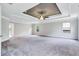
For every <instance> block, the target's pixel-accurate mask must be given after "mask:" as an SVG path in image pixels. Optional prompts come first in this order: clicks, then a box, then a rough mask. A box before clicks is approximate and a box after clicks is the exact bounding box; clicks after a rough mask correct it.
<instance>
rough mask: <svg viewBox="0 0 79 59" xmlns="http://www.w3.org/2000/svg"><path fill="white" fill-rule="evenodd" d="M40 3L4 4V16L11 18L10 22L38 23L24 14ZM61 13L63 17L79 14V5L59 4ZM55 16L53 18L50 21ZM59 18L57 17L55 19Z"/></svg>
mask: <svg viewBox="0 0 79 59" xmlns="http://www.w3.org/2000/svg"><path fill="white" fill-rule="evenodd" d="M38 4H39V3H13V4H8V3H2V4H0V5H1V7H2V16H4V17H7V18H9V20H11V21H13V22H17V23H38V19H37V18H34V17H32V16H29V15H25V14H23V13H22V12H24V11H25V10H28V9H30V8H32V7H34V6H36V5H38ZM57 6H58V7H59V9H60V11H61V12H62V15H60V16H61V17H63V15H64V17H65V16H68V15H73V14H75V15H77V14H79V4H77V3H69V4H68V3H57ZM53 17H55V16H51V17H50V18H49V19H51V18H53ZM57 17H59V15H58V16H56V17H55V18H57Z"/></svg>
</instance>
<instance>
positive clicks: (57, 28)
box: [32, 18, 78, 39]
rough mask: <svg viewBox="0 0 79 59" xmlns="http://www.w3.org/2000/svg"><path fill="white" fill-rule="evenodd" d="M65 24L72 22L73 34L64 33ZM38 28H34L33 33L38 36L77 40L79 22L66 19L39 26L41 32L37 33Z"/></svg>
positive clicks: (74, 19)
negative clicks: (78, 23)
mask: <svg viewBox="0 0 79 59" xmlns="http://www.w3.org/2000/svg"><path fill="white" fill-rule="evenodd" d="M63 22H70V23H71V32H67V33H65V32H63V31H62V23H63ZM36 26H37V25H33V26H32V28H33V29H32V33H33V34H36V35H48V36H53V37H63V38H72V39H77V36H78V35H77V33H78V32H77V20H76V18H73V19H69V20H67V19H64V20H62V21H61V20H60V21H57V22H52V23H48V24H38V26H39V32H36V30H35V29H36Z"/></svg>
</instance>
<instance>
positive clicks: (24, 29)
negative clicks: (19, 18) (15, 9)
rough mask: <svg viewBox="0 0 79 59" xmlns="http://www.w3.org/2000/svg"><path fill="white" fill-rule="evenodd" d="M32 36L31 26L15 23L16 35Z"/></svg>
mask: <svg viewBox="0 0 79 59" xmlns="http://www.w3.org/2000/svg"><path fill="white" fill-rule="evenodd" d="M30 34H31V24H20V23H14V35H15V36H18V35H30Z"/></svg>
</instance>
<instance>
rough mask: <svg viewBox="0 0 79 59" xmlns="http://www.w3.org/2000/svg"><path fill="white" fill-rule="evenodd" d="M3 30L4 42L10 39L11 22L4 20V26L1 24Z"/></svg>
mask: <svg viewBox="0 0 79 59" xmlns="http://www.w3.org/2000/svg"><path fill="white" fill-rule="evenodd" d="M1 27H2V28H1V29H2V35H3V37H2V41H4V40H6V39H8V38H9V21H7V20H6V19H3V18H2V24H1Z"/></svg>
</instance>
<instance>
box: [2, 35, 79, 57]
mask: <svg viewBox="0 0 79 59" xmlns="http://www.w3.org/2000/svg"><path fill="white" fill-rule="evenodd" d="M5 45H6V42H4V43H2V49H1V55H2V56H79V41H76V40H71V39H63V38H51V37H40V36H20V37H14V38H11V39H10V40H9V41H7V46H5Z"/></svg>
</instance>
